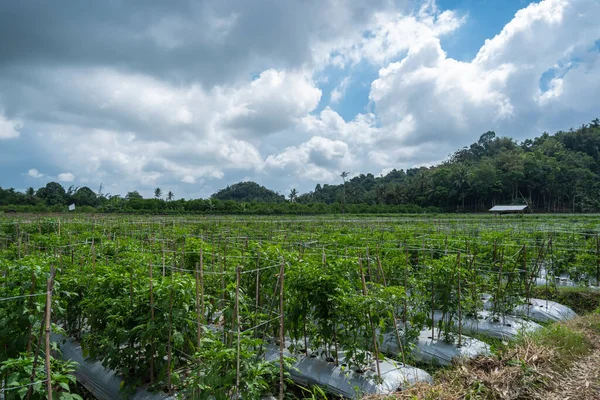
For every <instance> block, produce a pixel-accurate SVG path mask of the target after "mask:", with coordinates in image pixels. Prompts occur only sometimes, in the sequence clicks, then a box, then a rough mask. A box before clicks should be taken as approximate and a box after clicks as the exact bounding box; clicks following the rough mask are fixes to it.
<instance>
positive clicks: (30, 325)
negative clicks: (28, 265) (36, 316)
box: [27, 270, 36, 354]
mask: <svg viewBox="0 0 600 400" xmlns="http://www.w3.org/2000/svg"><path fill="white" fill-rule="evenodd" d="M35 280H36V279H35V272H34V271H33V270H32V271H31V289H30V290H29V294H30V295H31V297H30V298H29V307H28V308H29V312H30V313H31V314H32V315H33V313H34V309H33V303H34V300H35V299H34V298H33V294H34V293H35ZM27 329H28V335H27V336H28V338H27V354H29V353H30V352H31V340H32V338H33V334H32V331H33V323H30V324H29V327H28V328H27Z"/></svg>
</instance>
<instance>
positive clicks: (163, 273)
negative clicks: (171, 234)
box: [160, 238, 165, 277]
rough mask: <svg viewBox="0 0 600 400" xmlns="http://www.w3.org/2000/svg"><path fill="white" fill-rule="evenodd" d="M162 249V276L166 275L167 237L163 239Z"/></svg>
mask: <svg viewBox="0 0 600 400" xmlns="http://www.w3.org/2000/svg"><path fill="white" fill-rule="evenodd" d="M160 244H161V250H162V268H163V270H162V276H163V277H164V276H165V239H164V238H163V240H162V241H161V243H160Z"/></svg>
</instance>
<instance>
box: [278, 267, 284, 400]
mask: <svg viewBox="0 0 600 400" xmlns="http://www.w3.org/2000/svg"><path fill="white" fill-rule="evenodd" d="M279 275H280V277H281V278H280V279H281V284H280V286H279V400H283V397H284V381H283V350H284V349H285V335H284V317H283V291H284V282H285V265H284V261H283V260H282V261H281V267H280V269H279Z"/></svg>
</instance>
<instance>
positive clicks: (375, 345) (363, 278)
mask: <svg viewBox="0 0 600 400" xmlns="http://www.w3.org/2000/svg"><path fill="white" fill-rule="evenodd" d="M358 267H359V269H360V279H361V281H362V287H363V296H365V297H367V295H368V293H369V292H368V291H367V282H366V281H365V272H364V271H363V267H362V261H361V259H360V255H359V256H358ZM367 316H368V318H369V324H370V325H371V335H372V336H373V352H374V353H375V364H376V366H377V376H378V377H379V378H381V370H380V369H379V348H378V347H377V336H376V335H375V326H374V325H373V320H372V319H371V313H367Z"/></svg>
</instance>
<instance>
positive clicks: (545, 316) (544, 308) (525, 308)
mask: <svg viewBox="0 0 600 400" xmlns="http://www.w3.org/2000/svg"><path fill="white" fill-rule="evenodd" d="M482 300H483V308H484V309H486V310H488V311H491V310H493V309H494V303H493V302H492V297H491V296H490V295H482ZM510 314H512V315H516V316H519V317H524V318H529V319H532V320H533V321H536V322H557V321H567V320H569V319H572V318H575V317H576V316H577V314H576V313H575V311H573V310H571V309H570V308H569V307H567V306H565V305H562V304H560V303H557V302H555V301H551V300H543V299H530V300H529V302H528V303H525V304H519V305H517V306H515V307H514V308H513V310H512V311H511V312H510Z"/></svg>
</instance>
